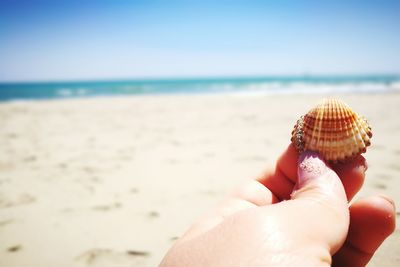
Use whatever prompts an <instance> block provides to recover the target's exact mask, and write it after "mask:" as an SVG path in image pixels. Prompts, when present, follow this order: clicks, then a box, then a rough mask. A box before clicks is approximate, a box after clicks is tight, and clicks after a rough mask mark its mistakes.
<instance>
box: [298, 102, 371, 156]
mask: <svg viewBox="0 0 400 267" xmlns="http://www.w3.org/2000/svg"><path fill="white" fill-rule="evenodd" d="M371 137H372V131H371V127H370V126H369V125H368V122H367V121H366V120H365V119H364V118H362V117H360V116H359V115H358V114H357V113H355V112H354V111H352V110H351V108H350V107H349V106H348V105H347V104H345V103H343V102H342V101H340V100H337V99H324V100H323V101H322V102H321V103H320V104H319V105H317V106H316V107H314V108H313V109H311V110H310V111H309V112H308V113H307V114H306V115H304V116H302V117H301V118H300V119H299V120H298V121H297V123H296V125H295V126H294V129H293V132H292V139H291V140H292V142H293V144H294V145H295V147H296V148H297V150H298V151H299V152H302V151H304V150H311V151H315V152H318V153H320V154H321V156H322V157H324V159H325V160H327V161H329V162H345V161H348V160H351V159H353V158H355V157H356V156H358V155H360V154H361V153H364V152H366V150H367V146H369V145H370V144H371V142H370V139H371Z"/></svg>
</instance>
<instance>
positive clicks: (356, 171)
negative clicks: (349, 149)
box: [332, 155, 367, 201]
mask: <svg viewBox="0 0 400 267" xmlns="http://www.w3.org/2000/svg"><path fill="white" fill-rule="evenodd" d="M332 169H333V170H334V171H335V172H336V173H337V175H338V176H339V177H340V180H341V181H342V183H343V186H344V189H345V191H346V196H347V200H348V201H350V200H351V199H352V198H353V197H354V195H355V194H356V193H357V192H358V191H359V190H360V189H361V186H362V185H363V183H364V178H365V171H366V170H367V163H366V161H365V158H364V157H363V156H361V155H360V156H358V157H356V158H355V159H354V160H352V161H351V162H348V163H339V164H332Z"/></svg>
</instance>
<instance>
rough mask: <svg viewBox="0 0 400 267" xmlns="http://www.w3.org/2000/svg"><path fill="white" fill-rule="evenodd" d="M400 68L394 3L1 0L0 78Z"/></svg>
mask: <svg viewBox="0 0 400 267" xmlns="http://www.w3.org/2000/svg"><path fill="white" fill-rule="evenodd" d="M383 73H385V74H396V75H397V74H400V1H386V0H381V1H378V0H376V1H371V0H364V1H354V0H348V1H346V0H338V1H317V0H309V1H299V0H297V1H295V0H293V1H288V0H281V1H272V0H271V1H268V0H264V1H259V0H258V1H257V0H253V1H244V0H243V1H235V0H231V1H223V0H222V1H207V0H205V1H189V0H187V1H173V0H172V1H152V0H148V1H118V0H114V1H111V0H110V1H104V0H103V1H102V0H97V1H75V0H72V1H35V0H31V1H7V0H6V1H4V0H0V81H31V80H74V79H84V80H87V79H118V78H127V79H130V78H151V77H192V76H220V75H223V76H234V75H302V74H383Z"/></svg>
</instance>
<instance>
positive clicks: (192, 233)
mask: <svg viewBox="0 0 400 267" xmlns="http://www.w3.org/2000/svg"><path fill="white" fill-rule="evenodd" d="M277 201H278V200H277V199H276V198H275V196H274V194H272V192H271V191H270V190H269V189H268V188H267V187H265V186H264V185H262V184H261V183H260V182H258V181H256V180H249V181H246V182H244V183H243V184H242V185H240V186H238V187H237V188H236V189H235V190H233V192H232V193H231V194H229V195H228V196H227V197H226V198H225V199H223V200H222V201H221V202H220V203H219V205H217V207H216V208H215V209H213V210H212V211H211V212H210V213H208V214H206V215H205V216H204V217H203V218H202V219H201V220H199V221H198V222H197V223H196V224H194V225H193V226H192V227H191V228H190V229H189V230H188V231H187V232H186V233H185V236H184V237H185V239H190V238H194V237H196V236H199V235H201V234H203V233H205V232H207V231H209V230H210V229H212V228H214V227H215V226H216V225H218V224H220V223H221V222H222V221H223V220H224V219H225V218H226V217H228V216H230V215H232V214H234V213H236V212H239V211H241V210H244V209H249V208H254V207H257V206H265V205H269V204H273V203H276V202H277Z"/></svg>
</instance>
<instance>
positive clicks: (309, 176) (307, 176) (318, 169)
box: [297, 151, 327, 187]
mask: <svg viewBox="0 0 400 267" xmlns="http://www.w3.org/2000/svg"><path fill="white" fill-rule="evenodd" d="M326 171H327V167H326V163H325V162H324V160H323V159H322V158H321V156H319V154H318V153H316V152H311V151H305V152H303V153H302V154H301V155H300V158H299V164H298V168H297V175H298V179H299V180H298V184H299V186H300V187H301V186H302V185H303V184H305V183H308V182H309V181H311V180H314V179H316V178H318V177H320V176H321V175H323V174H324V173H325V172H326Z"/></svg>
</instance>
